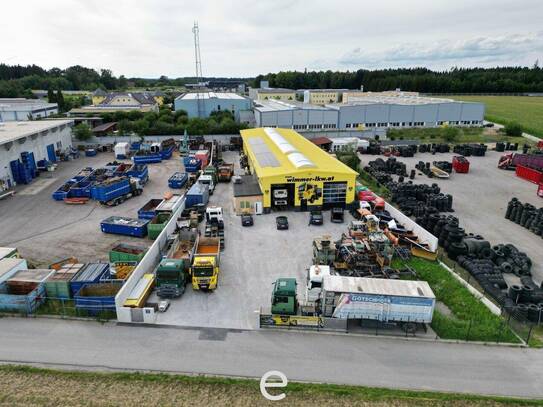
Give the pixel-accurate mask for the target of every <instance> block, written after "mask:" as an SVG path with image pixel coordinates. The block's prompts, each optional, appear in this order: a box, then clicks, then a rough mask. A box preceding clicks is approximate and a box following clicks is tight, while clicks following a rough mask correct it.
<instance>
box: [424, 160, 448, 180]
mask: <svg viewBox="0 0 543 407" xmlns="http://www.w3.org/2000/svg"><path fill="white" fill-rule="evenodd" d="M432 164H433V165H435V166H436V167H438V168H440V169H442V170H443V171H446V172H448V173H451V172H452V163H450V162H448V161H434V162H433V163H430V162H424V161H419V162H418V163H417V164H415V168H416V169H417V170H419V171H420V172H422V173H423V174H425V175H426V176H427V177H428V178H434V173H433V172H432V170H431V167H432Z"/></svg>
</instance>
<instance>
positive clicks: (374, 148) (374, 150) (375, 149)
mask: <svg viewBox="0 0 543 407" xmlns="http://www.w3.org/2000/svg"><path fill="white" fill-rule="evenodd" d="M365 152H366V154H370V155H379V154H381V144H379V143H376V142H375V141H370V145H369V146H368V148H366V151H365Z"/></svg>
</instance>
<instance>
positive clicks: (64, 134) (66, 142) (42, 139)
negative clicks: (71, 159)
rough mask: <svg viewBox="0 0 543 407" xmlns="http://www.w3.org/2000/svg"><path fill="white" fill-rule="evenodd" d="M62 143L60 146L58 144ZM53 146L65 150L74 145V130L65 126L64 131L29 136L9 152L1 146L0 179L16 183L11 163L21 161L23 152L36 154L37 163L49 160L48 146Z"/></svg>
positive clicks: (13, 146) (15, 143)
mask: <svg viewBox="0 0 543 407" xmlns="http://www.w3.org/2000/svg"><path fill="white" fill-rule="evenodd" d="M58 143H60V145H59V144H58ZM50 144H53V145H54V146H55V150H57V149H65V148H67V147H69V146H71V145H72V128H71V127H69V126H65V127H64V128H63V129H62V130H61V129H60V128H59V129H58V130H57V131H54V132H53V131H51V130H47V131H46V132H45V133H44V134H41V133H40V134H37V135H34V136H28V137H27V138H26V140H25V141H24V143H22V144H21V143H20V142H19V141H15V142H13V144H12V146H11V148H10V149H9V150H7V149H6V145H5V144H4V145H0V179H9V180H10V182H12V183H13V182H14V179H13V176H12V174H11V167H10V162H11V161H14V160H17V159H20V158H21V153H22V152H23V151H28V152H32V153H34V159H35V160H36V162H38V161H39V160H43V159H46V158H47V146H48V145H50Z"/></svg>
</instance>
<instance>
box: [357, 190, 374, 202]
mask: <svg viewBox="0 0 543 407" xmlns="http://www.w3.org/2000/svg"><path fill="white" fill-rule="evenodd" d="M375 198H377V196H376V195H375V194H374V193H373V192H371V191H370V190H369V189H367V190H365V191H358V200H359V201H366V202H371V201H375Z"/></svg>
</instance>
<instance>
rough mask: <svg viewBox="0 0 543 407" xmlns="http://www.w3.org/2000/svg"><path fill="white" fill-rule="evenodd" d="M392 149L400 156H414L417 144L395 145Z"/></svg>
mask: <svg viewBox="0 0 543 407" xmlns="http://www.w3.org/2000/svg"><path fill="white" fill-rule="evenodd" d="M394 149H395V150H396V151H397V152H398V153H399V155H400V157H414V156H415V153H416V152H417V146H415V145H410V146H396V147H394Z"/></svg>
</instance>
